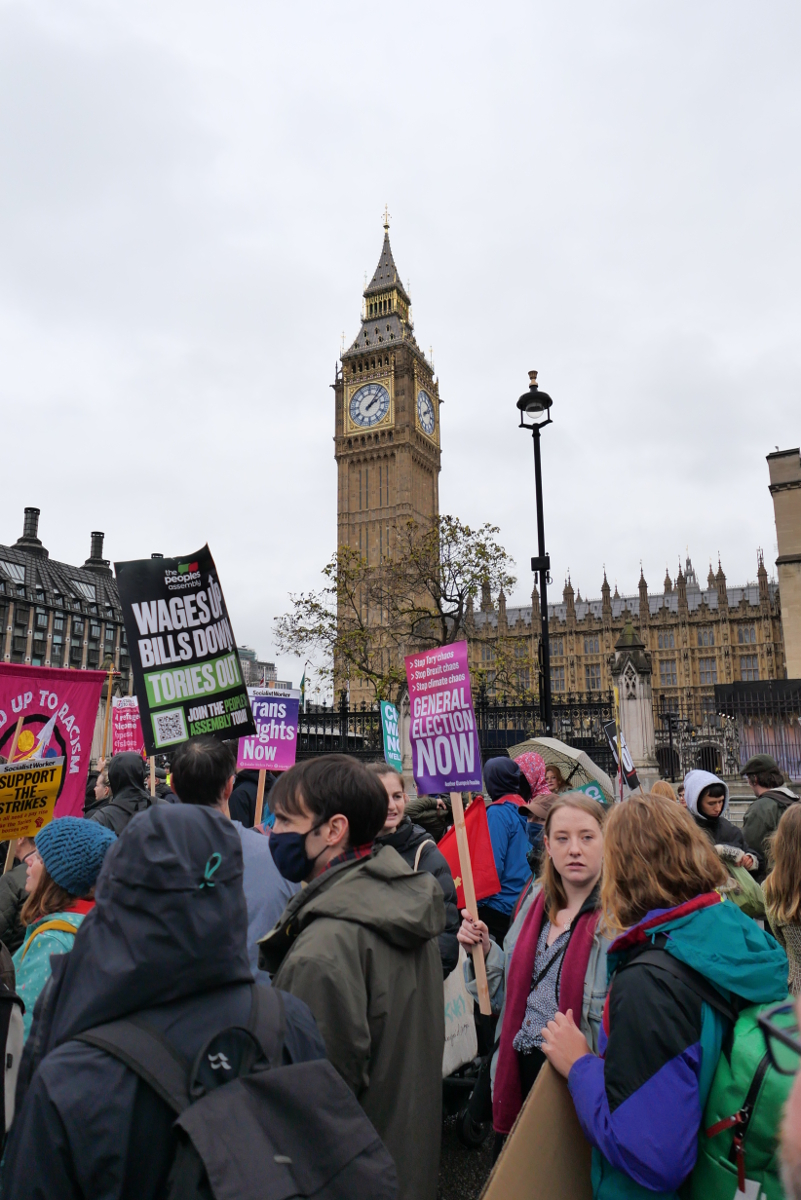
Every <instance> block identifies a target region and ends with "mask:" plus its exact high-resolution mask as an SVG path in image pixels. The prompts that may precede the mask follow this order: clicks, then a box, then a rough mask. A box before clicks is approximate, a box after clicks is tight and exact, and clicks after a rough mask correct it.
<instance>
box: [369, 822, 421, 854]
mask: <svg viewBox="0 0 801 1200" xmlns="http://www.w3.org/2000/svg"><path fill="white" fill-rule="evenodd" d="M433 841H434V839H433V838H432V836H431V834H430V833H429V832H428V831H427V830H426V829H423V827H422V825H415V824H414V822H413V821H412V819H411V818H410V817H404V818H403V820H402V821H401V822H400V824H399V825H398V826H397V828H395V829H393V831H392V833H386V834H382V835H381V837H379V838H376V843H377V844H378V845H379V846H391V847H392V849H393V850H397V852H398V854H403V853H404V851H406V850H416V849H417V847H418V846H419V845H420V843H421V842H433Z"/></svg>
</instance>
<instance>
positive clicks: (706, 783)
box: [684, 771, 729, 820]
mask: <svg viewBox="0 0 801 1200" xmlns="http://www.w3.org/2000/svg"><path fill="white" fill-rule="evenodd" d="M713 783H722V784H723V786H724V788H725V789H726V796H725V798H724V801H723V808H722V809H721V811H720V812H719V813H718V816H720V817H727V816H728V815H729V785H728V784H727V783H725V782H724V781H723V780H722V779H719V778H718V776H717V775H713V774H712V772H711V771H688V772H687V774H686V775H685V776H684V800H685V803H686V804H687V807H688V809H689V810H690V812H691V813H692V814H693V816H694V817H701V819H702V820H708V819H709V818H708V817H707V818H705V817H704V816H703V814H702V813H699V811H698V797H699V796H700V795H701V792H702V791H703V790H704V788H708V787H711V785H712V784H713Z"/></svg>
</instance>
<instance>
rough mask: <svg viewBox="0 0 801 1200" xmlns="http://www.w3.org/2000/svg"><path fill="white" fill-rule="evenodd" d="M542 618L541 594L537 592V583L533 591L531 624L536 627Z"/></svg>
mask: <svg viewBox="0 0 801 1200" xmlns="http://www.w3.org/2000/svg"><path fill="white" fill-rule="evenodd" d="M540 616H541V614H540V594H539V592H538V591H537V585H536V583H535V584H534V586H533V588H532V589H531V624H532V626H533V625H534V622H535V621H539V619H540Z"/></svg>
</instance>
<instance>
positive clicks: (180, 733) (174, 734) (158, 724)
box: [153, 708, 186, 747]
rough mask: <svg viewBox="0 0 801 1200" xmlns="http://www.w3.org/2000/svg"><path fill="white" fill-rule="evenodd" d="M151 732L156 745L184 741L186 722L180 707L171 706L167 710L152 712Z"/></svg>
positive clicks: (169, 744)
mask: <svg viewBox="0 0 801 1200" xmlns="http://www.w3.org/2000/svg"><path fill="white" fill-rule="evenodd" d="M153 733H154V734H155V739H156V745H157V746H159V747H161V746H172V745H174V743H175V742H185V741H186V722H185V721H184V710H183V709H182V708H171V709H170V711H169V712H161V713H153Z"/></svg>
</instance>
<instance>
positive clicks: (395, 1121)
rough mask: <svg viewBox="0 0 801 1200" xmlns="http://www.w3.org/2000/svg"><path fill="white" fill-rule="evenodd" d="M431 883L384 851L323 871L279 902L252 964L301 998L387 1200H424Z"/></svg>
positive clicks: (437, 995) (431, 1169)
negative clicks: (377, 1152) (382, 1155)
mask: <svg viewBox="0 0 801 1200" xmlns="http://www.w3.org/2000/svg"><path fill="white" fill-rule="evenodd" d="M444 928H445V900H444V897H443V895H442V888H441V887H440V885H439V884H438V883H437V881H436V879H435V878H434V876H433V875H429V874H427V873H426V872H415V871H413V870H412V869H411V867H409V866H407V865H406V863H405V862H404V861H403V859H402V858H401V856H400V855H399V854H398V853H397V851H395V850H393V849H392V847H391V846H382V847H374V848H373V852H372V854H371V855H370V856H369V857H367V858H361V859H356V860H354V861H351V862H345V863H341V864H339V865H338V866H334V867H330V868H329V869H328V870H327V871H325V872H324V873H323V874H322V875H321V876H319V878H317V879H315V880H313V881H312V882H311V883H310V884H309V886H308V887H305V888H303V890H302V891H300V892H298V894H297V895H296V896H294V897H293V899H292V900H290V902H289V904H288V906H287V908H286V911H285V912H284V915H283V916H282V918H281V920H280V921H279V922H278V924H277V925H276V927H275V929H274V930H273V931H272V933H270V934H268V935H267V937H266V938H264V939H263V940H262V941H261V943H260V955H259V966H260V967H261V969H262V970H265V971H269V972H270V974H271V975H273V983H274V985H275V986H276V987H278V988H282V989H283V990H284V991H287V992H291V993H292V995H293V996H297V997H298V998H299V999H300V1000H304V1001H305V1002H306V1004H308V1006H309V1008H310V1009H311V1011H312V1013H313V1014H314V1017H315V1019H316V1021H317V1025H318V1027H319V1029H320V1033H321V1034H322V1037H323V1041H324V1042H325V1047H326V1051H327V1053H328V1057H329V1059H330V1060H331V1062H332V1063H333V1065H334V1066H335V1067H336V1069H337V1070H338V1071H339V1073H340V1075H341V1076H342V1077H343V1079H344V1080H345V1082H346V1083H347V1084H348V1085H349V1086H350V1087H351V1088H352V1089H353V1091H354V1093H355V1094H356V1097H357V1098H358V1100H359V1103H360V1104H361V1106H362V1108H363V1109H364V1111H365V1112H366V1113H367V1116H368V1117H369V1118H370V1120H371V1121H372V1123H373V1125H374V1126H375V1128H376V1129H377V1130H378V1132H379V1134H380V1135H381V1137H382V1139H383V1140H384V1142H385V1144H386V1146H387V1148H388V1150H389V1152H390V1154H392V1156H393V1158H394V1159H395V1165H396V1166H397V1169H398V1180H399V1184H400V1187H399V1192H398V1200H435V1198H436V1195H437V1174H438V1167H439V1147H440V1139H441V1136H442V1053H443V1048H444V1042H445V1004H444V995H443V989H442V966H441V961H440V955H439V947H438V945H437V937H438V935H439V934H440V933H442V931H443V929H444Z"/></svg>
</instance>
